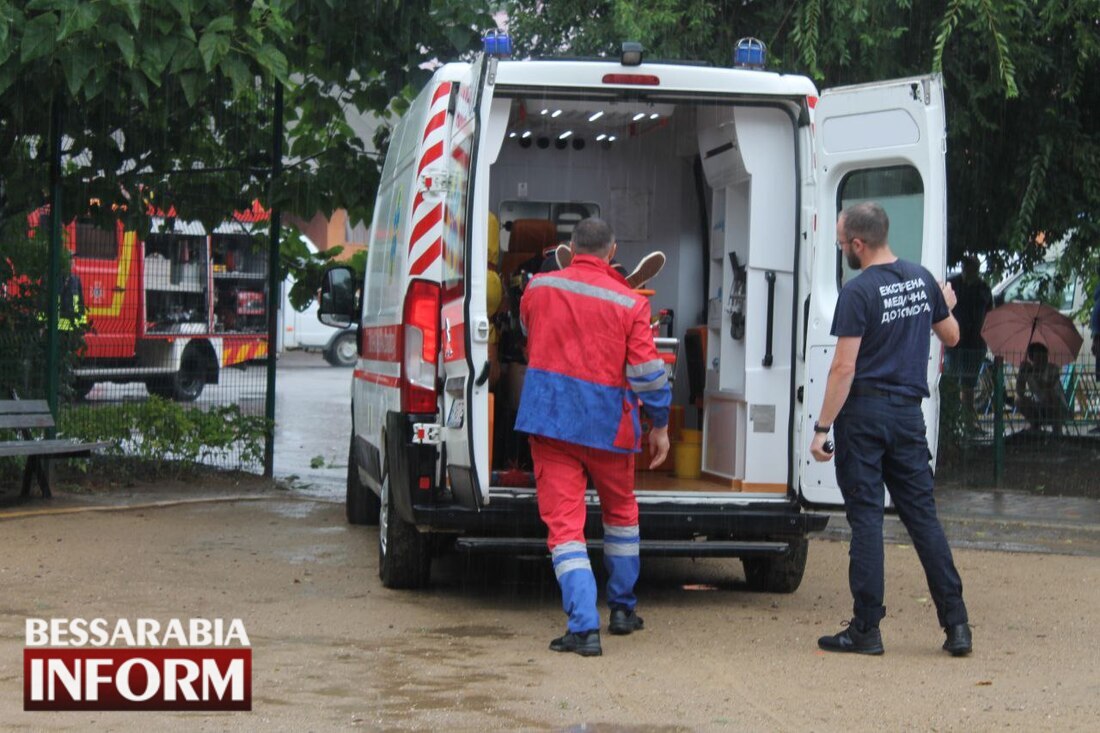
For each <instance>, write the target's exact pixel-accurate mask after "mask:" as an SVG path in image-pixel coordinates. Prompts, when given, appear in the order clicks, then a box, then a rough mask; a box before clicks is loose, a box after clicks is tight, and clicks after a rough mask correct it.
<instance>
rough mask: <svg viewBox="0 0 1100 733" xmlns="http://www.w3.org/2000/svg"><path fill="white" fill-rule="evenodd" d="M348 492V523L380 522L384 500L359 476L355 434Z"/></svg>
mask: <svg viewBox="0 0 1100 733" xmlns="http://www.w3.org/2000/svg"><path fill="white" fill-rule="evenodd" d="M347 485H348V492H347V503H346V511H347V517H348V524H366V525H370V526H374V525H377V524H378V513H379V511H380V510H381V508H382V500H381V499H379V498H378V495H377V494H375V493H374V492H373V491H371V489H370V487H369V486H367V485H366V484H364V483H363V481H362V480H361V479H360V477H359V465H358V463H357V462H356V460H355V436H354V435H353V436H352V437H351V446H349V448H348V481H347Z"/></svg>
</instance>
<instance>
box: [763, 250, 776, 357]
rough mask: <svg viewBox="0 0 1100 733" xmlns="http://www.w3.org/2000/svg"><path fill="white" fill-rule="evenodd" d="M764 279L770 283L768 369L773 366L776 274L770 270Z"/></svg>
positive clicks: (765, 347)
mask: <svg viewBox="0 0 1100 733" xmlns="http://www.w3.org/2000/svg"><path fill="white" fill-rule="evenodd" d="M764 279H765V280H767V281H768V330H767V332H766V334H765V337H766V340H765V341H764V361H763V364H764V366H766V367H770V366H771V365H772V330H773V326H774V325H775V273H774V272H772V271H771V270H768V271H767V272H765V273H764Z"/></svg>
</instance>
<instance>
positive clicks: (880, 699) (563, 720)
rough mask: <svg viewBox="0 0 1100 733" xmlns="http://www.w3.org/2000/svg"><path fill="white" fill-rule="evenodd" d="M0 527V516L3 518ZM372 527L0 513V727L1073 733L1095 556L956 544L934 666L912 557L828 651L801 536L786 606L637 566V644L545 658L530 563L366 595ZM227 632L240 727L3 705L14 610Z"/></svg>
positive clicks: (457, 571) (14, 650)
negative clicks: (244, 652)
mask: <svg viewBox="0 0 1100 733" xmlns="http://www.w3.org/2000/svg"><path fill="white" fill-rule="evenodd" d="M5 511H10V509H8V510H5ZM376 541H377V533H376V531H375V530H374V529H373V528H352V527H349V526H347V525H346V524H345V523H344V519H343V507H342V506H340V505H338V504H333V503H324V502H315V501H303V500H295V499H293V498H290V497H288V496H287V495H286V494H285V493H284V494H269V495H267V498H261V499H260V500H257V501H249V502H221V503H206V504H192V505H187V506H179V507H163V508H146V509H131V510H129V511H123V512H93V513H78V514H57V515H54V516H37V517H34V516H32V517H25V518H15V519H4V520H0V591H2V593H0V597H2V598H3V601H2V602H0V645H2V647H0V726H3V727H5V728H9V729H37V730H61V729H69V730H93V729H94V730H259V729H263V730H287V731H305V730H335V729H348V728H358V729H365V730H380V729H387V730H484V729H502V730H566V731H581V730H585V731H679V730H731V731H742V730H744V731H848V730H857V731H863V730H866V731H872V730H873V731H880V730H881V731H900V730H920V731H924V730H936V731H945V730H958V731H986V730H1005V729H1009V730H1020V731H1045V730H1058V731H1091V730H1096V729H1097V725H1098V720H1100V670H1098V669H1097V666H1096V657H1097V648H1098V647H1097V637H1096V629H1097V628H1100V563H1098V562H1097V560H1096V559H1094V558H1088V557H1068V556H1062V555H1034V554H1009V553H991V552H980V551H973V550H960V551H957V553H956V559H957V563H958V565H959V569H960V571H961V573H962V576H963V579H964V582H965V584H966V595H967V600H968V603H969V606H970V613H971V618H972V622H973V626H974V631H975V653H974V655H973V656H971V657H969V658H965V659H954V658H951V657H949V656H947V655H946V653H944V652H943V651H941V650H940V644H941V643H942V640H943V636H942V633H941V632H940V630H939V629H938V628H937V627H936V621H935V614H934V611H933V609H932V607H931V604H930V601H929V598H928V592H927V590H926V588H925V586H924V582H923V576H922V574H921V571H920V566H919V563H918V561H917V558H916V556H915V554H914V552H913V550H912V548H911V547H909V546H905V545H892V546H890V547H889V548H888V551H887V573H888V575H887V589H888V599H887V606H888V611H889V615H888V617H887V619H886V621H885V622H884V624H883V636H884V642H885V645H886V654H885V655H884V656H883V657H878V658H871V657H858V656H856V657H853V656H847V655H826V654H825V653H823V652H820V651H818V649H817V647H816V644H815V640H816V638H817V637H818V636H819V635H821V634H825V633H833V632H834V631H835V630H836V629H837V628H839V624H840V622H841V621H842V620H844V619H846V618H848V617H849V615H850V600H849V596H848V593H847V590H846V576H847V571H846V567H847V547H846V545H845V544H844V543H842V542H837V541H828V540H820V539H819V540H815V541H813V542H812V543H811V547H810V562H809V567H808V569H807V572H806V578H805V580H804V582H803V584H802V587H801V588H800V589H799V590H798V592H796V593H794V594H792V595H767V594H756V593H750V592H747V591H746V590H745V589H744V588H743V586H742V574H741V566H740V563H739V562H737V561H729V560H706V561H696V562H692V561H689V560H679V559H678V560H662V559H653V560H648V561H646V562H645V564H644V571H643V578H642V582H641V584H640V586H639V596H640V598H641V601H640V605H639V611H641V614H642V615H643V616H644V618H645V620H646V628H645V630H643V631H641V632H639V633H636V634H634V635H632V636H629V637H612V636H610V635H607V634H606V633H605V634H604V640H603V643H604V656H603V657H601V658H591V659H584V658H581V657H578V656H575V655H571V654H554V653H552V652H550V651H548V650H547V649H546V644H547V643H548V642H549V640H550V639H551V638H552V637H553V636H556V635H557V634H558V633H559V632H560V631H561V629H562V628H563V626H564V616H563V615H562V613H561V610H560V606H559V599H558V592H557V586H556V584H555V583H554V580H553V575H552V572H551V571H550V568H549V562H548V561H547V560H546V559H544V558H519V559H499V558H486V557H467V556H453V557H450V558H445V559H444V560H442V561H439V562H437V563H436V566H435V568H434V572H433V586H432V588H431V589H430V590H427V591H423V592H397V591H388V590H385V589H383V588H382V587H381V586H380V584H379V582H378V578H377V551H376ZM31 616H34V617H53V616H61V617H74V616H83V617H96V616H102V617H106V618H109V619H115V618H118V617H128V618H136V617H139V616H141V617H153V618H158V619H162V620H167V619H169V618H172V617H193V616H202V617H219V616H220V617H239V618H241V619H243V621H244V623H245V624H246V627H247V630H248V633H249V636H250V638H251V642H252V646H253V654H254V678H253V710H252V712H248V713H217V714H180V713H56V712H50V713H30V712H24V711H23V710H22V684H23V674H22V663H21V659H22V647H23V633H24V620H25V619H26V618H27V617H31Z"/></svg>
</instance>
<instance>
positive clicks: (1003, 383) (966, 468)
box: [937, 354, 1100, 496]
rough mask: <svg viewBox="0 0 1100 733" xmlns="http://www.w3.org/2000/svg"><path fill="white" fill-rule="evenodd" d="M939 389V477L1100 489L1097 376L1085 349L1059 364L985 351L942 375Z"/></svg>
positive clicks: (968, 484)
mask: <svg viewBox="0 0 1100 733" xmlns="http://www.w3.org/2000/svg"><path fill="white" fill-rule="evenodd" d="M967 376H969V379H968V378H967ZM940 396H941V412H940V441H939V446H940V450H939V458H938V473H937V483H938V484H939V485H946V486H957V487H962V488H973V487H979V488H992V487H996V488H1006V489H1018V490H1024V491H1031V492H1036V493H1044V494H1051V495H1071V496H1100V478H1098V475H1097V472H1098V470H1100V381H1098V375H1097V364H1096V361H1095V359H1093V358H1092V356H1091V355H1090V354H1082V355H1080V356H1079V357H1078V358H1077V360H1076V361H1074V362H1072V363H1070V364H1066V365H1057V364H1049V365H1045V366H1037V365H1035V364H1030V363H1029V361H1028V360H1027V358H1026V355H1024V354H1019V355H1017V356H1016V357H1015V358H1009V359H1005V360H1004V361H1003V362H1000V363H998V362H996V361H994V360H992V359H986V360H984V361H981V362H980V364H979V366H978V368H977V370H976V372H975V373H973V374H970V375H960V376H949V375H944V377H943V378H942V380H941V382H940Z"/></svg>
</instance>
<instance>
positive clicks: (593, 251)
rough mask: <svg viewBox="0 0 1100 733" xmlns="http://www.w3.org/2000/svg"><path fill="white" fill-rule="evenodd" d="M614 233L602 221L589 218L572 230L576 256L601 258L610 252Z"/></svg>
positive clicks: (578, 223) (592, 217)
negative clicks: (596, 256)
mask: <svg viewBox="0 0 1100 733" xmlns="http://www.w3.org/2000/svg"><path fill="white" fill-rule="evenodd" d="M614 241H615V233H614V232H613V231H611V227H610V226H608V224H607V222H606V221H604V220H603V219H598V218H596V217H594V216H590V217H588V218H587V219H583V220H582V221H579V222H577V226H575V227H574V228H573V246H574V247H576V249H577V252H578V254H586V255H599V256H601V257H602V256H603V255H606V254H607V253H608V251H610V250H611V243H612V242H614Z"/></svg>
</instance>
